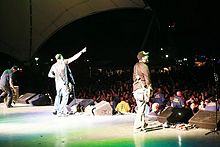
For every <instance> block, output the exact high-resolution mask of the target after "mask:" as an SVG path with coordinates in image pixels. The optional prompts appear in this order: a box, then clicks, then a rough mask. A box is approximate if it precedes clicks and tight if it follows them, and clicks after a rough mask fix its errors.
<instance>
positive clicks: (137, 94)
mask: <svg viewBox="0 0 220 147" xmlns="http://www.w3.org/2000/svg"><path fill="white" fill-rule="evenodd" d="M148 54H149V53H148V52H144V51H140V52H139V53H138V55H137V58H138V62H137V63H136V64H135V65H134V69H133V95H134V98H135V100H136V103H137V114H136V118H135V121H134V132H135V133H136V132H141V131H144V130H145V129H146V127H147V123H146V122H145V113H144V112H145V108H146V104H147V103H148V102H149V98H150V96H151V94H152V87H151V79H150V71H149V68H148V66H147V64H146V63H148V62H149V61H148V57H149V56H148Z"/></svg>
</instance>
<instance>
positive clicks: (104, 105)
mask: <svg viewBox="0 0 220 147" xmlns="http://www.w3.org/2000/svg"><path fill="white" fill-rule="evenodd" d="M93 114H94V115H112V107H111V105H110V104H109V102H106V101H101V102H99V103H98V104H96V105H95V107H94V109H93Z"/></svg>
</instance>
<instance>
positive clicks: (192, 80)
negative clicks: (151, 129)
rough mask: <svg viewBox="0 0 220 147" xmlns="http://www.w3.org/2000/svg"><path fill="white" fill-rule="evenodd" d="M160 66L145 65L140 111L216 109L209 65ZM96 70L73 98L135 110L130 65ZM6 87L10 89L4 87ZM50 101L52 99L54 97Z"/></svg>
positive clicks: (122, 111)
mask: <svg viewBox="0 0 220 147" xmlns="http://www.w3.org/2000/svg"><path fill="white" fill-rule="evenodd" d="M80 54H82V52H80ZM79 56H80V55H79ZM59 59H60V57H58V56H57V60H59ZM16 68H17V67H16ZM161 69H162V68H159V69H158V68H155V67H153V66H149V72H150V74H151V82H149V81H148V82H149V83H147V84H146V85H147V86H150V87H151V88H152V90H153V91H152V94H151V96H150V99H149V101H147V102H146V105H145V106H144V107H145V109H144V111H145V112H144V113H146V114H153V115H158V114H160V113H161V112H162V111H163V110H164V109H165V108H166V107H177V108H189V109H191V110H192V112H193V113H194V114H195V113H196V112H198V111H199V110H208V111H215V110H217V111H220V98H219V91H218V83H217V82H216V81H214V80H213V75H212V74H213V73H212V72H209V73H208V72H207V71H210V68H206V67H199V68H198V67H189V66H173V67H170V69H169V70H166V71H162V70H161ZM63 70H64V68H63ZM93 70H95V69H93ZM96 70H97V72H94V73H96V74H95V75H94V74H92V75H91V77H89V79H88V82H87V83H85V85H83V83H80V84H77V85H76V86H75V87H74V88H75V89H74V90H75V91H74V94H75V95H74V97H75V98H77V99H93V100H94V102H95V103H99V102H101V101H107V102H109V104H110V105H111V107H112V109H113V111H112V114H113V115H115V114H126V113H137V111H138V106H137V98H135V94H134V87H133V84H134V83H133V82H134V81H135V79H134V75H133V72H134V69H133V68H132V67H130V68H123V69H114V68H112V69H108V70H105V69H98V68H97V69H96ZM7 71H10V72H7V74H9V77H11V75H12V73H13V72H14V71H13V68H12V69H9V70H7ZM63 72H64V71H63ZM58 73H59V72H58ZM63 74H65V73H63ZM4 75H5V74H2V78H1V80H3V79H5V78H4ZM49 76H50V77H53V76H55V72H54V71H52V70H51V71H50V75H49ZM63 76H64V75H63ZM10 81H11V80H8V81H7V83H8V84H7V85H6V86H7V87H8V88H5V87H4V83H3V82H1V97H2V98H3V95H4V97H5V96H8V97H9V99H8V102H7V104H6V105H7V107H12V105H11V103H12V101H11V97H12V96H11V94H12V91H10V90H11V89H10V86H11V85H10ZM11 83H12V82H11ZM64 85H65V83H64ZM56 86H57V85H56ZM11 87H13V85H12V86H11ZM144 87H145V85H144ZM7 89H10V90H8V91H7ZM12 90H13V89H12ZM3 92H4V93H3ZM60 92H61V91H59V89H58V90H57V93H56V94H57V96H56V97H59V96H60V94H61V93H60ZM64 94H65V93H64ZM68 94H69V93H68ZM54 101H56V100H55V98H54ZM57 101H60V100H59V99H58V100H57ZM69 101H71V98H70V100H69ZM61 103H62V102H61ZM66 103H67V100H66V101H65V104H66ZM216 104H217V106H216ZM62 108H63V107H62ZM58 109H59V108H57V107H56V105H55V107H54V114H57V113H58V111H60V113H63V110H62V109H61V108H60V110H58ZM139 109H140V108H139Z"/></svg>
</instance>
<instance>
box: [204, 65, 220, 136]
mask: <svg viewBox="0 0 220 147" xmlns="http://www.w3.org/2000/svg"><path fill="white" fill-rule="evenodd" d="M213 68H214V79H215V89H214V92H215V95H214V96H215V125H216V127H215V128H214V130H212V131H210V132H208V133H206V134H205V135H208V134H210V133H214V134H219V132H218V131H219V128H218V113H217V111H218V110H217V108H218V107H217V105H218V75H217V73H216V72H215V65H214V63H213Z"/></svg>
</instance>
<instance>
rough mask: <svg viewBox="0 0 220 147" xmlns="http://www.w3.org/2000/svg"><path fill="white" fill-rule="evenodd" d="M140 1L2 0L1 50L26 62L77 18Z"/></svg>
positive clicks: (140, 1)
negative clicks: (58, 31)
mask: <svg viewBox="0 0 220 147" xmlns="http://www.w3.org/2000/svg"><path fill="white" fill-rule="evenodd" d="M144 6H145V5H144V2H143V0H135V1H133V0H104V1H103V0H57V1H54V0H46V1H45V0H29V1H27V0H19V1H12V0H1V1H0V18H1V27H0V52H2V53H4V54H7V55H10V56H12V57H14V58H15V59H17V60H19V61H28V60H30V59H31V58H32V56H33V55H34V54H35V52H36V51H37V50H38V48H39V47H40V46H41V45H42V44H43V43H44V42H46V41H47V40H48V39H49V38H50V37H51V36H52V35H53V34H54V33H55V32H56V31H57V30H59V29H61V28H63V27H64V26H66V25H68V24H70V23H72V22H73V21H76V20H78V19H80V18H83V17H86V16H89V15H92V14H96V13H101V12H104V11H109V10H114V9H122V8H143V7H144Z"/></svg>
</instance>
